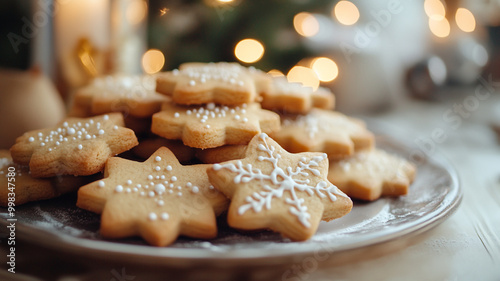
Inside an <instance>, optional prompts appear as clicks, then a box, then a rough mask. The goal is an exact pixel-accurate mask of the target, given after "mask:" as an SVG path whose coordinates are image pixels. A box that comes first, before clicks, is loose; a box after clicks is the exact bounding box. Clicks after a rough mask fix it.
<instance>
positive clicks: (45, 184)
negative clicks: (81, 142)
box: [0, 150, 95, 207]
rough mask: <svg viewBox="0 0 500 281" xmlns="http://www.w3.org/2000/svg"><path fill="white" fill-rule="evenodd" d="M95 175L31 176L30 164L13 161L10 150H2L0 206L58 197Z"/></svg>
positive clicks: (75, 189)
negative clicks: (22, 164) (41, 177)
mask: <svg viewBox="0 0 500 281" xmlns="http://www.w3.org/2000/svg"><path fill="white" fill-rule="evenodd" d="M92 180H95V177H74V176H61V177H51V178H44V179H37V178H33V177H31V175H30V173H29V168H28V166H21V165H19V164H16V163H14V162H13V161H12V158H11V156H10V153H9V151H8V150H0V206H3V207H7V206H8V205H9V202H12V204H14V206H19V205H22V204H25V203H28V202H33V201H40V200H46V199H51V198H55V197H58V196H60V195H63V194H65V193H69V192H74V191H77V190H78V188H79V187H80V186H82V185H84V184H87V183H89V182H90V181H92Z"/></svg>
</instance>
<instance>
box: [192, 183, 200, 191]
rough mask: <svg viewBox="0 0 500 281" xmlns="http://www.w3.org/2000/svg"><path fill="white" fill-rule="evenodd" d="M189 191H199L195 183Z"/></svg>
mask: <svg viewBox="0 0 500 281" xmlns="http://www.w3.org/2000/svg"><path fill="white" fill-rule="evenodd" d="M191 191H192V192H193V193H198V192H199V191H200V188H199V187H197V186H196V185H195V186H193V188H192V189H191Z"/></svg>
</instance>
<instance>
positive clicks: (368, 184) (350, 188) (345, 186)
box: [328, 149, 416, 201]
mask: <svg viewBox="0 0 500 281" xmlns="http://www.w3.org/2000/svg"><path fill="white" fill-rule="evenodd" d="M415 173H416V168H415V166H413V165H412V164H411V163H409V162H408V161H406V160H405V159H403V158H400V157H398V156H395V155H391V154H389V153H387V152H385V151H383V150H379V149H374V150H372V151H363V152H360V153H357V154H355V155H354V156H352V157H350V158H347V159H344V160H341V161H332V162H330V168H329V171H328V179H329V180H330V181H331V182H332V183H333V184H335V185H336V186H338V187H339V188H340V190H342V191H343V192H345V193H346V194H347V195H349V196H350V197H352V198H356V199H361V200H367V201H373V200H377V199H378V198H380V197H381V196H401V195H406V194H407V193H408V189H409V186H410V184H411V183H412V181H413V179H414V178H415Z"/></svg>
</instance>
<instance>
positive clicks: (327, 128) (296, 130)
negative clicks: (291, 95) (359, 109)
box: [271, 109, 375, 159]
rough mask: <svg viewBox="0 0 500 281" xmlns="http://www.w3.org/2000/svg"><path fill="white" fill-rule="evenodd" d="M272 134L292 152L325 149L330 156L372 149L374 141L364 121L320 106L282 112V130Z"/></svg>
mask: <svg viewBox="0 0 500 281" xmlns="http://www.w3.org/2000/svg"><path fill="white" fill-rule="evenodd" d="M271 136H272V138H273V139H274V140H276V141H277V142H278V143H279V144H280V145H281V146H282V147H283V148H285V149H286V150H288V151H290V152H294V153H297V152H306V151H312V152H324V153H326V154H328V157H329V158H330V159H338V158H342V157H346V156H349V155H352V154H353V153H354V152H355V151H359V150H363V149H372V148H373V146H374V143H375V138H374V135H373V134H372V133H371V132H369V131H368V130H367V129H366V126H365V124H364V122H363V121H361V120H359V119H355V118H351V117H347V116H345V115H343V114H341V113H339V112H334V111H329V110H321V109H313V110H311V112H310V113H308V114H306V115H282V116H281V130H280V131H278V132H276V133H274V134H272V135H271Z"/></svg>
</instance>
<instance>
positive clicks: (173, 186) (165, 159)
mask: <svg viewBox="0 0 500 281" xmlns="http://www.w3.org/2000/svg"><path fill="white" fill-rule="evenodd" d="M210 167H211V165H204V164H203V165H191V166H182V165H181V164H179V162H178V161H177V159H176V158H175V156H174V154H173V153H172V152H171V151H170V150H169V149H167V148H165V147H162V148H160V149H158V150H157V151H156V152H155V153H154V154H153V155H151V157H150V158H149V159H148V160H146V161H145V162H135V161H130V160H126V159H122V158H119V157H113V158H111V159H109V160H108V162H107V164H106V169H105V174H104V177H105V178H104V179H103V180H100V181H96V182H94V183H91V184H88V185H86V186H83V187H82V188H80V190H79V191H78V201H77V206H78V207H80V208H83V209H86V210H89V211H92V212H95V213H102V216H101V229H100V233H101V235H102V236H103V237H105V238H123V237H130V236H142V237H143V238H144V239H145V240H146V241H147V242H148V243H149V244H151V245H155V246H166V245H169V244H171V243H172V242H173V241H175V239H176V238H177V237H178V236H179V235H185V236H189V237H194V238H205V239H209V238H214V237H215V236H216V235H217V226H216V220H215V218H216V216H217V215H218V214H220V213H222V212H223V211H225V210H226V208H227V202H228V200H227V198H226V197H225V196H224V195H223V194H221V193H219V192H218V191H217V190H215V189H214V187H213V186H212V185H211V184H210V182H209V181H208V176H207V173H206V170H207V168H210Z"/></svg>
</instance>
